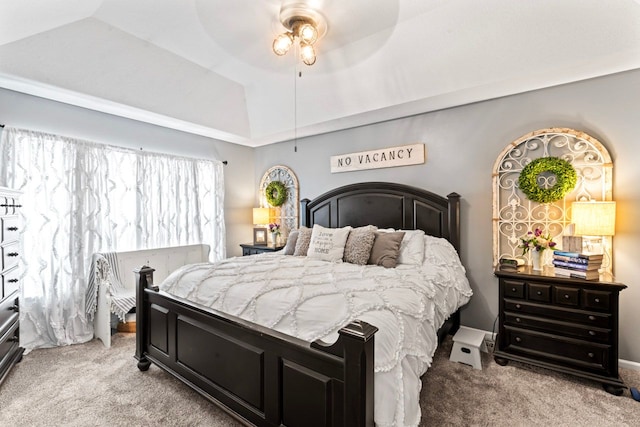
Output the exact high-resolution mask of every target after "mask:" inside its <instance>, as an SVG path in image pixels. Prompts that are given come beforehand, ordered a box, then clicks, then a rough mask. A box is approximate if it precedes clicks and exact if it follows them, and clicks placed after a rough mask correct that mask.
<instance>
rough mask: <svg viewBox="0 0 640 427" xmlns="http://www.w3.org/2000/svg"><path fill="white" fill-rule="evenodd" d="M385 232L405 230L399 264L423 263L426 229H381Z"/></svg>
mask: <svg viewBox="0 0 640 427" xmlns="http://www.w3.org/2000/svg"><path fill="white" fill-rule="evenodd" d="M378 231H381V232H383V233H389V232H392V231H404V237H403V238H402V243H400V255H398V265H417V266H420V265H422V262H423V261H424V236H425V234H424V231H423V230H394V229H393V228H384V229H379V230H378Z"/></svg>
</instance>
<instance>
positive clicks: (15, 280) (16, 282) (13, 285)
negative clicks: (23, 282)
mask: <svg viewBox="0 0 640 427" xmlns="http://www.w3.org/2000/svg"><path fill="white" fill-rule="evenodd" d="M0 286H1V288H0V299H5V298H7V297H8V296H9V295H11V294H13V293H14V292H17V291H18V289H20V270H18V269H17V268H14V269H11V270H9V271H7V272H5V273H4V274H2V282H1V283H0Z"/></svg>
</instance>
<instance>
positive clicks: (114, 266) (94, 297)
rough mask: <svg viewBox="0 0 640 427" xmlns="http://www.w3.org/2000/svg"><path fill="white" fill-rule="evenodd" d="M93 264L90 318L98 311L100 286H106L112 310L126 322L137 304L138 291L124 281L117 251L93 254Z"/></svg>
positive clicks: (90, 286) (90, 278) (88, 309)
mask: <svg viewBox="0 0 640 427" xmlns="http://www.w3.org/2000/svg"><path fill="white" fill-rule="evenodd" d="M91 264H92V267H91V275H90V276H89V286H88V288H87V304H86V307H87V315H88V316H89V319H93V318H94V314H95V312H96V308H97V305H98V290H99V287H100V286H106V291H107V292H108V294H109V296H110V297H111V298H110V299H111V301H110V302H111V304H110V312H111V313H114V314H115V315H117V316H118V318H119V319H120V320H121V321H123V322H124V321H125V315H126V314H127V313H128V312H129V311H130V310H131V309H132V308H133V307H135V306H136V293H135V288H127V287H125V286H124V284H123V283H122V279H121V276H120V269H119V265H118V254H117V252H105V253H96V254H93V260H92V263H91ZM129 273H130V274H133V273H132V272H129Z"/></svg>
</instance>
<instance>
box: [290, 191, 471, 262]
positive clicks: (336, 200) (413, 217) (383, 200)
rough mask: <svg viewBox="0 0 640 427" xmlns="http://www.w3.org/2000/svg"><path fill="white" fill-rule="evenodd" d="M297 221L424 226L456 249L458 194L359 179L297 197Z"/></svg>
mask: <svg viewBox="0 0 640 427" xmlns="http://www.w3.org/2000/svg"><path fill="white" fill-rule="evenodd" d="M300 205H301V212H300V224H301V225H303V226H306V227H313V224H319V225H322V226H323V227H330V228H339V227H345V226H347V225H350V226H352V227H361V226H364V225H375V226H377V227H378V228H395V229H404V230H424V232H425V233H427V234H429V235H431V236H436V237H443V238H445V239H447V240H448V241H449V242H451V244H452V245H453V247H455V248H456V250H457V251H458V253H460V195H459V194H457V193H451V194H449V195H448V196H447V197H442V196H439V195H437V194H434V193H432V192H430V191H427V190H422V189H420V188H416V187H411V186H408V185H403V184H396V183H392V182H362V183H358V184H350V185H346V186H344V187H339V188H336V189H333V190H331V191H328V192H326V193H324V194H323V195H321V196H318V197H317V198H315V199H314V200H309V199H303V200H301V201H300Z"/></svg>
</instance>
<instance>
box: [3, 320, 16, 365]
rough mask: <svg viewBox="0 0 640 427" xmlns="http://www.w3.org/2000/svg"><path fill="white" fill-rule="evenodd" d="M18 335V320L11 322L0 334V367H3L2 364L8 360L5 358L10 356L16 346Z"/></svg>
mask: <svg viewBox="0 0 640 427" xmlns="http://www.w3.org/2000/svg"><path fill="white" fill-rule="evenodd" d="M19 337H20V332H19V329H18V322H15V323H13V324H11V325H10V326H9V328H8V329H6V330H3V331H2V334H0V367H2V368H3V367H4V364H5V363H7V362H8V361H7V360H6V359H5V358H6V357H11V356H12V354H13V353H14V352H15V351H16V349H17V348H18V345H19V344H18V341H19V340H20V338H19Z"/></svg>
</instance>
